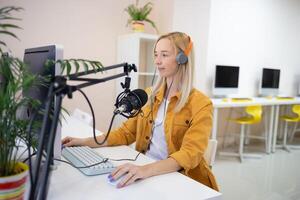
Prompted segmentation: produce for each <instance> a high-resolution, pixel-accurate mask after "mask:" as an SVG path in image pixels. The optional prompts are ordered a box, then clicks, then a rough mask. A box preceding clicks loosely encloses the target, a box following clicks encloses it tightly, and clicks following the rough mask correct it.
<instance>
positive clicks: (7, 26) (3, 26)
mask: <svg viewBox="0 0 300 200" xmlns="http://www.w3.org/2000/svg"><path fill="white" fill-rule="evenodd" d="M0 28H3V29H7V28H17V29H22V28H21V27H19V26H17V25H14V24H0Z"/></svg>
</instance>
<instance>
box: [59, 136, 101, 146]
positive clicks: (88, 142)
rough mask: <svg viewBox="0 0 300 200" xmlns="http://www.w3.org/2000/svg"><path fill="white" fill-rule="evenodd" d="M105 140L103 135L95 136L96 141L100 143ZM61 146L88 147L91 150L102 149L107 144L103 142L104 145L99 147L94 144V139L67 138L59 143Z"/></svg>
mask: <svg viewBox="0 0 300 200" xmlns="http://www.w3.org/2000/svg"><path fill="white" fill-rule="evenodd" d="M104 138H105V135H104V134H102V135H99V136H97V141H98V142H102V141H103V140H104ZM61 143H62V145H64V146H65V147H71V146H89V147H92V148H97V147H104V146H107V142H104V144H102V145H99V144H97V143H96V142H95V140H94V137H88V138H75V137H70V136H67V137H65V138H64V139H62V141H61Z"/></svg>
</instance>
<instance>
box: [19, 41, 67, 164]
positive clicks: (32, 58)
mask: <svg viewBox="0 0 300 200" xmlns="http://www.w3.org/2000/svg"><path fill="white" fill-rule="evenodd" d="M48 59H51V60H59V59H63V48H62V47H61V46H59V45H50V46H43V47H37V48H30V49H25V53H24V63H26V65H27V66H28V70H29V72H31V73H32V74H35V75H43V76H45V75H50V76H55V75H59V74H61V69H60V66H59V65H58V64H56V65H55V66H54V65H53V66H50V67H49V68H46V67H45V66H44V65H45V62H46V61H47V60H48ZM48 89H49V87H48V86H45V85H40V86H35V87H32V88H30V89H29V90H28V91H26V92H23V95H24V96H28V97H31V98H33V99H37V100H39V101H40V102H41V103H42V108H44V106H45V101H46V98H47V93H48ZM54 100H55V99H54ZM33 112H35V111H34V110H32V109H31V108H30V107H29V106H28V107H27V108H23V110H22V111H21V117H22V118H29V119H30V118H31V117H32V114H33ZM35 119H36V120H38V121H40V122H42V120H43V117H42V114H39V115H37V116H36V118H35ZM50 124H51V121H49V122H48V125H47V129H46V130H48V131H50ZM39 132H40V130H38V131H37V132H36V133H33V134H32V136H33V137H35V138H38V137H39ZM48 136H49V132H47V133H46V137H48ZM44 148H46V147H44ZM60 155H61V127H60V126H58V128H57V133H56V138H55V146H54V152H53V156H54V157H55V158H60Z"/></svg>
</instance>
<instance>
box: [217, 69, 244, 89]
mask: <svg viewBox="0 0 300 200" xmlns="http://www.w3.org/2000/svg"><path fill="white" fill-rule="evenodd" d="M239 69H240V68H239V67H237V66H223V65H217V66H216V77H215V87H216V88H238V86H239Z"/></svg>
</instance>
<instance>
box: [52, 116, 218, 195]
mask: <svg viewBox="0 0 300 200" xmlns="http://www.w3.org/2000/svg"><path fill="white" fill-rule="evenodd" d="M68 121H69V122H68V123H66V122H63V129H62V134H63V135H64V136H66V135H70V136H77V137H78V136H79V137H85V136H92V129H91V127H89V126H87V125H85V124H84V123H82V122H81V121H79V120H76V119H69V120H68ZM95 150H96V151H97V152H99V153H100V154H102V155H103V156H105V157H109V158H114V159H119V158H134V157H135V156H136V155H137V152H136V151H135V150H134V149H131V148H130V147H128V146H118V147H103V148H98V149H95ZM126 162H128V161H126ZM151 162H153V160H152V159H150V158H148V157H146V156H145V155H143V154H141V155H140V156H139V157H138V159H137V161H135V162H134V163H135V164H138V165H143V164H147V163H151ZM113 163H114V164H116V165H120V164H122V163H125V162H113ZM48 199H53V200H54V199H55V200H60V199H64V200H65V199H72V200H75V199H80V200H82V199H88V200H90V199H104V200H115V199H129V200H135V199H143V200H153V199H155V200H168V199H170V200H176V199H178V200H183V199H189V200H193V199H195V200H196V199H197V200H200V199H221V193H219V192H216V191H214V190H212V189H210V188H208V187H206V186H204V185H202V184H200V183H198V182H196V181H194V180H192V179H190V178H188V177H186V176H184V175H182V174H180V173H178V172H174V173H169V174H165V175H160V176H155V177H151V178H148V179H145V180H142V181H139V182H138V183H134V184H132V185H130V186H127V187H124V188H121V189H117V188H115V187H114V186H112V185H110V184H109V183H108V182H107V175H99V176H90V177H88V176H85V175H83V174H82V173H81V172H80V171H78V170H77V169H74V168H72V167H71V166H69V165H67V164H64V163H61V164H60V165H59V166H58V168H57V169H56V170H54V171H53V172H52V176H51V181H50V188H49V193H48Z"/></svg>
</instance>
